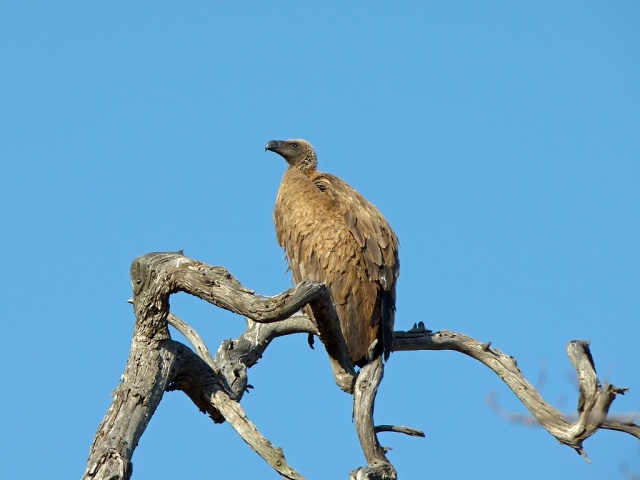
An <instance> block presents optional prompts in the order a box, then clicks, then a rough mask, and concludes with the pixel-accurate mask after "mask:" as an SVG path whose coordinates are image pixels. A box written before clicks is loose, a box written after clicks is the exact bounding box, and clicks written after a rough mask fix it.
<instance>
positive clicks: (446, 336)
mask: <svg viewBox="0 0 640 480" xmlns="http://www.w3.org/2000/svg"><path fill="white" fill-rule="evenodd" d="M393 350H394V351H409V350H453V351H457V352H460V353H464V354H465V355H468V356H470V357H472V358H474V359H476V360H478V361H480V362H482V363H483V364H485V365H486V366H488V367H489V368H490V369H491V370H493V371H494V372H495V373H496V374H497V375H498V376H499V377H500V378H501V379H502V380H503V381H504V382H505V383H506V384H507V385H508V386H509V388H510V389H511V390H512V391H513V393H515V394H516V396H517V397H518V398H519V399H520V401H521V402H522V403H523V404H524V405H525V407H527V409H528V410H529V411H530V412H531V413H532V414H533V416H534V417H535V418H536V420H537V421H538V422H540V424H541V425H542V426H543V427H544V428H545V429H546V430H547V431H548V432H549V433H551V435H553V436H554V437H555V438H556V439H558V441H560V442H561V443H563V444H565V445H568V446H570V447H572V448H573V449H575V450H576V451H577V452H578V453H579V454H581V455H582V456H584V457H585V458H587V456H586V452H585V451H584V449H583V448H582V442H583V441H584V440H585V439H587V438H589V437H590V436H591V435H593V434H594V433H595V432H596V431H597V430H598V429H599V428H610V429H614V430H620V431H624V432H627V433H630V434H631V435H634V436H636V437H638V429H639V428H640V427H638V426H637V425H635V424H630V423H626V424H625V423H622V422H611V421H607V420H606V418H607V413H608V411H609V407H610V406H611V403H612V402H613V400H614V399H615V397H616V395H618V394H621V393H624V392H625V391H626V390H625V389H620V388H616V387H614V386H613V385H606V384H605V386H604V388H603V387H602V386H601V385H600V382H599V381H598V379H597V376H596V374H595V368H594V366H593V358H592V357H591V352H590V350H589V345H588V342H583V341H579V340H576V341H572V342H570V343H569V345H568V346H567V352H568V354H569V357H570V359H571V362H572V363H573V365H574V367H575V368H576V370H577V371H578V377H579V380H580V399H579V403H578V418H577V420H576V421H575V422H570V421H569V420H568V419H567V417H565V416H564V415H563V414H562V413H561V412H559V411H558V410H556V409H555V408H553V407H552V406H551V405H550V404H548V403H547V402H545V401H544V399H543V398H542V397H541V396H540V394H539V393H538V392H537V391H536V390H535V388H533V386H532V385H531V384H530V383H529V382H528V381H527V380H526V378H525V377H524V375H523V374H522V372H521V371H520V369H519V368H518V366H517V364H516V360H515V359H514V358H513V357H510V356H508V355H505V354H504V353H502V352H501V351H500V350H498V349H495V348H492V347H491V344H490V343H488V344H483V343H481V342H479V341H477V340H475V339H473V338H471V337H468V336H466V335H462V334H460V333H454V332H448V331H440V332H431V331H430V330H426V329H423V328H422V329H421V328H416V327H414V329H412V330H410V331H408V332H395V339H394V342H393Z"/></svg>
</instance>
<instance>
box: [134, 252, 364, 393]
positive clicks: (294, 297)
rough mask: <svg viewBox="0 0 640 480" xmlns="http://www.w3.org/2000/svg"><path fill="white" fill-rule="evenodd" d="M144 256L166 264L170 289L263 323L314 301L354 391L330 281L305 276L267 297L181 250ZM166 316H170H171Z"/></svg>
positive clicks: (337, 365)
mask: <svg viewBox="0 0 640 480" xmlns="http://www.w3.org/2000/svg"><path fill="white" fill-rule="evenodd" d="M142 259H144V262H150V263H155V264H157V266H158V268H159V269H161V270H162V271H161V272H160V273H159V274H158V275H160V276H161V277H160V278H162V279H163V281H164V283H165V286H164V288H165V289H166V290H167V293H175V292H178V291H183V292H186V293H189V294H191V295H195V296H197V297H199V298H201V299H202V300H205V301H207V302H209V303H211V304H213V305H216V306H218V307H220V308H224V309H226V310H230V311H232V312H234V313H237V314H240V315H243V316H245V317H248V318H250V319H251V320H253V321H255V322H258V323H272V322H279V321H281V320H283V319H285V318H287V317H290V316H291V315H293V314H294V313H295V312H296V311H298V310H299V309H300V308H302V307H303V306H305V305H307V304H309V307H310V308H311V310H312V311H314V312H317V313H318V315H321V317H319V318H322V319H323V321H322V322H320V323H319V324H318V323H316V325H315V326H316V329H317V331H318V336H319V338H320V340H321V341H322V342H323V343H324V345H325V349H326V351H327V353H328V354H329V361H330V363H331V368H332V370H333V374H334V379H335V381H336V383H337V384H338V386H339V387H340V388H341V389H342V390H344V391H345V392H348V393H351V392H352V391H353V385H354V383H355V378H356V373H355V371H354V368H353V363H352V362H351V357H350V356H349V353H348V350H347V347H346V343H345V340H344V337H343V335H342V332H341V329H340V320H339V319H338V316H337V314H336V312H335V308H334V307H333V303H332V300H331V295H330V293H329V291H328V289H327V287H326V286H325V285H322V284H318V283H312V282H302V283H299V284H297V285H295V286H294V287H293V288H290V289H289V290H286V291H285V292H283V293H281V294H280V295H276V296H273V297H264V296H260V295H256V294H255V293H254V292H253V291H252V290H249V289H247V288H245V287H244V286H242V285H241V284H240V282H239V281H238V280H237V279H236V278H235V277H234V276H233V275H231V274H230V273H229V272H228V271H227V270H226V269H225V268H223V267H212V266H209V265H207V264H205V263H202V262H199V261H197V260H192V259H190V258H188V257H185V256H184V255H182V254H181V253H152V254H147V255H145V256H143V257H139V258H138V259H136V260H134V264H136V263H141V262H142V261H143V260H142ZM136 268H138V267H136ZM139 268H142V267H139ZM164 318H165V321H166V316H165V317H164Z"/></svg>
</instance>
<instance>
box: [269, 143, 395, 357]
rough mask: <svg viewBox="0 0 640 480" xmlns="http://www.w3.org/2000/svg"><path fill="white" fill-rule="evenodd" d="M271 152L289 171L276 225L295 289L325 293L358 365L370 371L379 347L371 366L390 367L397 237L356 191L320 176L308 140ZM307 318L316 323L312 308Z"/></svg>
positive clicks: (271, 148)
mask: <svg viewBox="0 0 640 480" xmlns="http://www.w3.org/2000/svg"><path fill="white" fill-rule="evenodd" d="M265 150H268V151H271V152H275V153H277V154H278V155H280V156H281V157H283V158H284V159H285V160H286V161H287V163H288V164H289V166H288V168H287V170H286V172H285V174H284V177H283V178H282V183H281V184H280V188H279V190H278V195H277V198H276V205H275V209H274V223H275V228H276V236H277V239H278V243H279V244H280V246H281V247H282V248H284V251H285V255H286V258H287V261H288V263H289V268H290V269H291V272H292V274H293V280H294V282H296V283H298V282H301V281H304V280H309V281H314V282H319V283H324V284H326V285H327V287H328V288H329V291H330V292H331V296H332V299H333V302H334V305H335V307H336V311H337V314H338V317H339V319H340V327H341V329H342V334H343V335H344V338H345V340H346V343H347V348H348V349H349V354H350V355H351V359H352V361H353V363H354V364H355V365H358V366H360V367H362V366H364V365H365V364H367V363H368V361H369V360H370V358H369V357H370V354H369V349H370V347H371V345H372V344H373V342H374V341H375V340H378V342H377V344H376V346H375V348H374V349H373V357H372V358H377V357H379V356H380V355H384V359H385V360H387V359H388V357H389V353H390V351H391V344H392V343H393V323H394V316H395V300H396V280H397V278H398V273H399V269H400V263H399V261H398V238H397V236H396V234H395V233H394V231H393V230H392V228H391V226H390V225H389V223H388V222H387V221H386V220H385V218H384V217H383V216H382V214H381V213H380V212H379V211H378V209H377V208H376V207H375V206H374V205H373V204H371V203H370V202H368V201H367V200H366V199H365V198H364V197H363V196H362V195H361V194H360V193H359V192H358V191H357V190H355V189H354V188H353V187H351V186H350V185H349V184H347V183H346V182H344V181H343V180H341V179H339V178H338V177H336V176H335V175H331V174H328V173H323V172H320V171H318V170H317V165H318V161H317V157H316V152H315V150H314V149H313V147H312V146H311V144H310V143H309V142H307V141H306V140H271V141H269V142H268V143H267V145H266V146H265ZM381 181H384V179H381ZM304 311H305V313H306V314H307V315H309V316H310V317H312V318H313V313H312V312H311V309H310V308H309V306H306V307H305V309H304ZM315 320H316V321H317V322H322V319H321V318H315Z"/></svg>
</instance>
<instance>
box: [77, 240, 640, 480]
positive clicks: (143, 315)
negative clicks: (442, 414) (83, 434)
mask: <svg viewBox="0 0 640 480" xmlns="http://www.w3.org/2000/svg"><path fill="white" fill-rule="evenodd" d="M131 280H132V286H133V290H134V298H133V306H134V312H135V315H136V324H135V327H134V333H133V339H132V344H131V351H130V354H129V360H128V362H127V365H126V367H125V372H124V374H123V376H122V382H121V384H120V385H119V386H118V388H117V389H116V390H115V392H114V394H113V397H114V400H113V404H112V406H111V407H110V409H109V410H108V411H107V414H106V415H105V418H104V420H103V422H102V423H101V425H100V427H99V428H98V432H97V434H96V437H95V440H94V442H93V445H92V447H91V451H90V456H89V461H88V466H87V470H86V472H85V475H84V478H85V479H107V478H108V479H114V480H117V479H129V478H130V477H131V473H132V467H131V456H132V455H133V451H134V449H135V447H136V445H137V443H138V440H139V439H140V436H141V435H142V434H143V432H144V429H145V428H146V426H147V424H148V422H149V420H150V418H151V416H152V415H153V413H154V412H155V409H156V407H157V405H158V404H159V402H160V401H161V399H162V394H163V392H164V391H170V390H181V391H183V392H184V393H185V394H187V395H188V396H189V398H191V399H192V401H193V402H194V404H195V405H196V406H197V407H198V408H199V409H200V410H202V411H204V412H206V413H208V414H209V415H210V416H211V418H212V419H213V420H214V421H215V422H221V421H224V420H227V421H229V423H230V424H231V425H232V427H233V428H234V429H235V430H236V431H237V432H238V434H239V435H240V436H241V438H243V439H244V440H245V441H246V442H247V444H248V445H249V446H250V447H251V448H252V449H254V450H255V451H256V452H257V453H258V454H259V455H261V456H262V457H263V458H264V459H265V460H266V461H267V462H269V463H270V464H271V465H272V466H273V468H274V469H275V470H276V471H277V472H278V473H279V474H280V475H281V476H283V477H284V478H290V479H296V480H298V479H303V477H302V476H301V475H300V474H299V473H298V472H296V471H295V470H293V469H292V468H291V467H289V466H288V465H287V462H286V459H285V458H284V455H283V453H282V450H281V449H279V448H277V447H275V446H273V445H272V444H271V443H270V442H269V441H268V440H267V439H266V438H264V437H263V436H262V435H261V434H260V432H259V431H258V430H257V428H256V427H255V425H253V424H252V423H251V422H250V421H249V419H248V418H247V417H246V415H245V413H244V412H243V410H242V408H241V406H240V404H239V401H240V399H241V398H242V395H243V394H244V392H245V391H246V389H247V388H248V376H247V372H248V369H249V368H250V367H251V366H253V365H254V364H255V363H256V362H257V361H258V359H259V358H260V357H261V356H262V355H263V354H264V353H265V350H266V348H267V347H268V345H269V344H270V343H271V341H273V340H274V339H275V338H277V337H279V336H282V335H289V334H292V333H307V334H316V335H319V336H320V338H321V340H322V341H323V344H324V346H325V348H326V350H327V352H328V354H329V357H330V360H331V366H332V369H333V372H334V377H335V378H336V383H337V384H338V385H339V386H340V387H341V388H342V389H343V390H345V391H347V392H352V393H353V395H354V423H355V425H356V431H357V433H358V437H359V440H360V443H361V446H362V450H363V452H364V454H365V458H366V460H367V463H368V465H367V466H366V467H363V468H359V469H356V470H354V471H353V472H351V474H350V478H352V479H358V480H360V479H367V480H372V479H389V480H391V479H395V478H396V476H397V475H396V472H395V469H394V468H393V466H392V465H391V463H389V461H388V460H387V458H386V456H385V451H384V449H383V448H382V447H381V446H380V443H379V442H378V439H377V433H378V432H382V431H391V432H401V433H406V434H411V435H421V436H424V434H423V433H422V432H420V431H418V430H415V429H411V428H409V427H397V426H392V425H383V426H379V427H374V424H373V413H374V405H375V396H376V393H377V389H378V386H379V384H380V382H381V380H382V378H383V364H382V361H381V360H380V358H378V359H377V360H376V361H373V362H371V363H369V364H368V365H366V366H365V367H363V369H362V370H361V371H360V373H359V375H357V376H356V373H355V372H354V370H353V365H352V364H351V360H350V359H349V357H348V354H347V353H346V352H347V350H346V344H345V342H344V338H343V337H342V334H341V332H340V329H339V323H338V319H337V317H336V314H335V310H334V309H333V305H332V304H331V301H330V298H331V297H330V295H329V294H328V291H327V289H326V287H325V286H324V285H318V284H313V283H301V284H299V285H296V286H295V287H293V288H291V289H289V290H287V291H286V292H283V293H282V294H280V295H277V296H275V297H262V296H259V295H256V294H255V293H254V292H253V291H251V290H249V289H247V288H245V287H243V286H242V285H241V284H240V282H238V281H237V280H236V279H235V278H234V277H233V276H232V275H231V274H230V273H229V272H227V271H226V270H225V269H224V268H222V267H211V266H208V265H205V264H203V263H201V262H197V261H195V260H192V259H189V258H187V257H185V256H184V255H182V254H181V253H154V254H148V255H144V256H142V257H139V258H137V259H136V260H134V262H133V263H132V266H131ZM177 291H184V292H187V293H190V294H193V295H196V296H198V297H200V298H202V299H203V300H206V301H208V302H210V303H212V304H214V305H217V306H219V307H221V308H225V309H228V310H231V311H233V312H236V313H239V314H241V315H244V316H245V317H247V319H246V321H247V328H246V330H245V332H244V333H243V334H242V335H240V336H239V337H238V338H236V339H234V340H227V341H225V342H223V343H222V345H221V346H220V348H219V349H218V351H217V352H216V354H215V356H214V357H213V358H212V355H211V353H210V351H209V349H208V348H207V346H206V344H205V343H204V341H203V340H202V339H201V338H200V336H199V335H198V333H197V332H196V331H195V330H194V329H193V328H191V327H190V326H189V325H188V324H187V323H186V322H183V321H182V320H180V319H179V318H177V317H175V316H173V315H172V314H170V312H169V296H170V295H171V294H172V293H175V292H177ZM307 303H308V304H309V305H310V306H311V308H313V309H315V310H316V311H318V312H319V314H320V316H321V317H322V318H329V319H330V320H329V321H328V322H326V323H324V322H323V324H322V325H316V324H314V323H313V322H312V321H311V320H310V319H309V318H308V317H307V316H306V315H303V314H299V313H295V312H296V311H297V310H298V309H299V308H300V307H302V306H304V305H306V304H307ZM168 324H171V325H173V326H175V327H176V328H178V329H179V330H180V331H181V332H182V333H183V334H184V335H185V336H186V337H187V339H188V340H189V341H190V343H191V344H192V345H193V347H194V349H195V351H196V352H197V354H196V353H194V352H193V351H192V350H191V349H189V348H188V347H187V346H185V345H182V344H180V343H178V342H174V341H173V340H171V338H170V335H169V330H168V328H167V325H168ZM393 350H394V351H410V350H453V351H458V352H461V353H464V354H466V355H468V356H470V357H472V358H474V359H476V360H478V361H480V362H482V363H484V364H485V365H487V366H488V367H489V368H491V369H492V370H493V371H494V372H495V373H496V374H497V375H498V376H500V378H502V379H503V381H504V382H505V383H506V384H507V385H508V386H509V388H511V390H512V391H513V392H514V393H515V394H516V395H517V396H518V398H519V399H520V400H521V401H522V402H523V404H524V405H525V406H526V407H527V408H528V409H529V411H530V412H531V413H532V414H533V416H534V417H535V419H536V420H537V421H538V422H539V423H540V424H541V425H542V426H543V427H544V428H546V429H547V430H548V431H549V432H550V433H551V434H552V435H553V436H554V437H556V438H557V439H558V440H559V441H560V442H562V443H564V444H566V445H569V446H571V447H572V448H574V449H575V450H576V451H578V452H579V453H581V454H582V455H584V456H585V457H586V454H585V452H584V450H583V449H582V442H583V441H584V440H585V439H586V438H588V437H589V436H591V435H593V434H594V433H595V432H596V431H597V430H598V429H603V428H604V429H611V430H618V431H622V432H626V433H629V434H631V435H634V436H635V437H636V438H639V439H640V427H639V426H638V425H636V424H635V423H633V421H631V420H629V421H626V420H624V419H622V420H619V419H614V418H611V417H608V410H609V407H610V405H611V403H612V402H613V400H614V399H615V397H616V395H618V394H621V393H624V392H625V390H624V389H619V388H616V387H614V386H612V385H606V384H605V385H604V386H602V385H601V384H600V382H599V380H598V378H597V375H596V372H595V366H594V362H593V358H592V357H591V353H590V351H589V346H588V342H582V341H573V342H570V343H569V345H568V347H567V353H568V354H569V357H570V359H571V362H572V363H573V365H574V367H575V368H576V371H577V372H578V378H579V382H580V395H579V399H578V409H577V410H578V412H577V415H575V420H574V419H573V418H572V417H571V418H570V417H569V416H565V415H563V414H562V413H560V412H559V411H557V410H556V409H554V408H553V407H551V406H550V405H549V404H548V403H546V402H545V401H544V399H543V398H542V397H541V396H540V395H539V394H538V393H537V392H536V391H535V389H534V388H533V387H532V386H531V384H530V383H529V382H528V381H527V380H526V379H525V378H524V376H523V375H522V373H521V372H520V370H519V369H518V366H517V364H516V361H515V359H513V358H512V357H509V356H507V355H505V354H504V353H502V352H501V351H499V350H497V349H495V348H492V347H491V344H490V343H489V344H483V343H481V342H479V341H477V340H475V339H473V338H470V337H467V336H465V335H462V334H458V333H454V332H447V331H441V332H435V333H434V332H431V331H428V330H426V329H424V327H423V326H422V325H420V326H418V327H414V328H413V329H411V330H410V331H408V332H395V339H394V342H393ZM345 355H346V358H345ZM356 378H357V382H356Z"/></svg>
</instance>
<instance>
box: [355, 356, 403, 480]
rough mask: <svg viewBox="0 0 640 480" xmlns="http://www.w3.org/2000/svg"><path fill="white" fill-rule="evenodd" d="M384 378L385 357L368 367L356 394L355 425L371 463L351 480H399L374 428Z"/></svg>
mask: <svg viewBox="0 0 640 480" xmlns="http://www.w3.org/2000/svg"><path fill="white" fill-rule="evenodd" d="M383 376H384V364H383V363H382V357H380V356H379V357H377V358H376V359H375V360H373V361H371V362H370V363H367V364H366V365H365V366H364V367H362V370H361V371H360V374H359V375H358V380H357V381H356V389H355V391H354V393H353V422H354V423H355V426H356V432H357V433H358V439H359V440H360V446H361V447H362V451H363V453H364V456H365V459H366V460H367V464H368V465H367V466H366V467H361V468H358V469H356V470H354V471H352V472H351V474H350V477H349V478H352V479H358V480H365V479H366V480H396V478H397V474H396V470H395V468H393V465H391V462H389V460H388V459H387V457H386V455H385V453H384V449H383V448H382V446H381V445H380V442H378V436H377V435H376V431H375V427H374V425H373V411H374V406H375V401H376V394H377V393H378V387H379V386H380V382H381V381H382V377H383Z"/></svg>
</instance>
